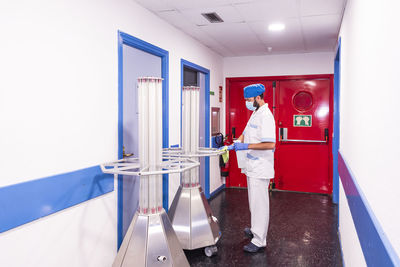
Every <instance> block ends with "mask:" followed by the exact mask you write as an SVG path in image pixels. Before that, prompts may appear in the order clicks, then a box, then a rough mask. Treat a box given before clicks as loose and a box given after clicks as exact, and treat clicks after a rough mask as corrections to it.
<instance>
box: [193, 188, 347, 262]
mask: <svg viewBox="0 0 400 267" xmlns="http://www.w3.org/2000/svg"><path fill="white" fill-rule="evenodd" d="M210 206H211V209H212V210H213V213H214V216H216V217H217V218H218V220H219V224H220V228H221V231H222V237H221V239H220V241H219V242H218V254H217V255H216V256H214V257H212V258H207V257H206V256H205V255H204V249H197V250H192V251H185V253H186V256H187V258H188V260H189V263H190V265H191V266H193V267H194V266H202V267H203V266H219V267H221V266H230V267H233V266H235V267H236V266H285V267H289V266H301V267H303V266H307V267H308V266H323V267H329V266H342V262H341V250H340V244H339V239H338V235H337V231H336V225H337V206H336V205H334V204H332V201H331V198H330V197H329V196H324V195H316V194H302V193H293V192H279V191H275V192H271V193H270V225H269V230H268V237H267V248H266V249H265V251H262V252H259V253H256V254H248V253H245V252H244V251H243V249H242V248H243V246H244V245H245V244H247V243H248V242H249V239H246V238H245V237H244V234H243V228H244V227H246V226H249V225H250V212H249V209H248V201H247V190H243V189H225V190H224V191H222V192H221V193H220V194H218V195H217V196H216V197H214V199H212V200H211V201H210Z"/></svg>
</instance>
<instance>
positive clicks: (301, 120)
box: [293, 115, 312, 127]
mask: <svg viewBox="0 0 400 267" xmlns="http://www.w3.org/2000/svg"><path fill="white" fill-rule="evenodd" d="M293 126H294V127H311V126H312V115H293Z"/></svg>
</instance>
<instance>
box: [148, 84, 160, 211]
mask: <svg viewBox="0 0 400 267" xmlns="http://www.w3.org/2000/svg"><path fill="white" fill-rule="evenodd" d="M148 85H149V87H148V88H149V89H148V90H149V98H148V99H147V101H146V102H145V103H147V106H149V107H150V105H149V103H150V99H153V100H154V99H156V84H155V80H154V79H151V78H149V81H148ZM156 115H157V114H156V112H155V109H154V108H149V127H148V134H149V140H152V141H151V142H149V146H148V149H149V171H154V170H156V166H155V165H156V150H157V148H156V146H157V136H156V135H157V130H158V129H157V128H156V127H157V125H156V120H157V118H156ZM156 191H157V190H156V176H155V175H150V176H149V209H150V211H151V213H155V212H156Z"/></svg>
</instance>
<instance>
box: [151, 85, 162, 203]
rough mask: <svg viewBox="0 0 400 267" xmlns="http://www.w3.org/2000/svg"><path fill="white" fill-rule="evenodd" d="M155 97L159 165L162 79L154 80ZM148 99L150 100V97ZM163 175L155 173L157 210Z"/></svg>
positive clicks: (160, 152)
mask: <svg viewBox="0 0 400 267" xmlns="http://www.w3.org/2000/svg"><path fill="white" fill-rule="evenodd" d="M156 82H157V83H156V99H157V101H156V102H157V103H155V104H156V105H155V109H156V113H157V114H156V119H157V120H156V123H157V128H156V133H157V145H156V147H157V151H156V164H157V166H160V165H161V163H162V151H163V136H162V132H163V131H162V126H163V125H162V123H163V121H162V117H163V116H162V108H163V105H162V79H158V80H157V81H156ZM150 101H152V100H151V99H150ZM162 179H163V176H162V175H157V177H156V183H157V210H158V211H161V210H162V208H163V201H162V200H163V180H162Z"/></svg>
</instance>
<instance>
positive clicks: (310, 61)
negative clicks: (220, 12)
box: [224, 52, 334, 77]
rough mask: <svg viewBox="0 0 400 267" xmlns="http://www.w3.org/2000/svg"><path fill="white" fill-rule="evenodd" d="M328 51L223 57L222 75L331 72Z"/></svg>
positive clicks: (330, 54)
mask: <svg viewBox="0 0 400 267" xmlns="http://www.w3.org/2000/svg"><path fill="white" fill-rule="evenodd" d="M333 59H334V55H333V53H330V52H325V53H309V54H288V55H269V56H268V55H267V56H250V57H228V58H224V77H250V76H281V75H305V74H331V73H333Z"/></svg>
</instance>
